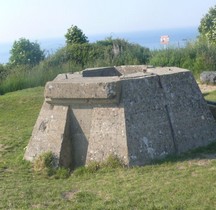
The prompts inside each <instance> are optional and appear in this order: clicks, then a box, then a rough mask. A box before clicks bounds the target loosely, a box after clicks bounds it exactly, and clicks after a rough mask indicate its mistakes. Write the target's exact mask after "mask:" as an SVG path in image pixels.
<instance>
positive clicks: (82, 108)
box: [25, 66, 216, 168]
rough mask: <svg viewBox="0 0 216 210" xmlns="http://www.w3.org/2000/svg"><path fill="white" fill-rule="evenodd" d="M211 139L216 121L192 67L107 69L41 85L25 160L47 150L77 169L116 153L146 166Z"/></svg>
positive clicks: (214, 137) (61, 162)
mask: <svg viewBox="0 0 216 210" xmlns="http://www.w3.org/2000/svg"><path fill="white" fill-rule="evenodd" d="M109 69H110V71H111V73H109ZM91 71H93V72H91ZM116 71H118V72H119V73H116ZM84 72H85V73H84ZM114 72H115V73H114ZM83 75H86V76H84V77H83ZM116 75H117V76H116ZM215 140H216V122H215V120H214V118H213V116H212V114H211V112H210V110H209V108H208V106H207V103H206V101H205V100H204V99H203V96H202V94H201V92H200V90H199V88H198V86H197V84H196V81H195V80H194V78H193V76H192V74H191V73H190V71H188V70H185V69H180V68H175V67H171V68H148V67H147V66H119V67H113V68H111V67H108V68H101V69H100V68H99V69H93V70H92V69H87V70H85V71H83V72H82V73H81V74H79V73H76V74H61V75H58V77H57V78H56V79H55V80H53V81H52V82H48V83H47V84H46V87H45V102H44V105H43V107H42V110H41V113H40V115H39V117H38V120H37V123H36V125H35V127H34V131H33V134H32V138H31V140H30V142H29V145H28V147H27V150H26V153H25V158H26V159H27V160H31V161H32V160H34V158H35V157H37V156H38V155H39V154H40V153H42V152H44V151H52V152H54V153H55V155H56V158H57V165H63V166H66V167H71V168H76V167H78V166H81V165H85V164H88V162H89V161H93V160H95V161H103V160H105V159H106V158H107V157H108V156H109V155H110V154H116V155H118V156H119V157H120V158H121V159H122V160H123V161H124V163H125V164H127V165H128V166H134V165H145V164H148V163H150V162H151V161H152V160H153V159H157V158H162V157H164V156H166V155H167V154H176V153H182V152H185V151H187V150H189V149H192V148H195V147H199V146H204V145H207V144H209V143H210V142H212V141H215Z"/></svg>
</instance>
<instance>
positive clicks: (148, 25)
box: [0, 0, 216, 43]
mask: <svg viewBox="0 0 216 210" xmlns="http://www.w3.org/2000/svg"><path fill="white" fill-rule="evenodd" d="M214 5H216V1H215V0H0V27H1V30H0V42H1V43H2V42H11V41H15V40H18V39H19V38H20V37H24V38H28V39H33V40H37V39H42V38H57V37H64V34H65V33H66V32H67V29H68V28H69V27H70V26H71V25H72V24H73V25H77V26H78V27H79V28H81V29H82V30H83V32H84V33H85V34H86V35H87V36H88V35H92V34H104V33H110V34H112V33H117V32H134V31H145V30H154V29H164V28H165V29H166V28H181V27H198V26H199V23H200V20H201V18H202V17H203V16H204V15H205V14H206V13H207V12H208V10H209V8H210V7H212V6H214Z"/></svg>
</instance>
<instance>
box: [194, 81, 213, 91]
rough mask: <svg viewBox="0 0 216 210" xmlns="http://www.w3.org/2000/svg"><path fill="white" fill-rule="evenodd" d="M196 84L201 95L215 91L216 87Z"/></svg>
mask: <svg viewBox="0 0 216 210" xmlns="http://www.w3.org/2000/svg"><path fill="white" fill-rule="evenodd" d="M197 84H198V86H199V88H200V90H201V92H202V93H209V92H212V91H215V90H216V85H207V84H201V83H199V82H198V83H197Z"/></svg>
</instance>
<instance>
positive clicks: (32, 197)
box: [0, 87, 216, 210]
mask: <svg viewBox="0 0 216 210" xmlns="http://www.w3.org/2000/svg"><path fill="white" fill-rule="evenodd" d="M206 97H208V99H215V98H216V91H215V92H213V93H211V94H208V95H206ZM42 102H43V88H41V87H38V88H32V89H26V90H22V91H17V92H13V93H8V94H6V95H3V96H0V209H67V210H68V209H152V210H153V209H154V210H156V209H179V210H180V209H194V210H198V209H200V210H201V209H202V210H203V209H206V210H209V209H216V144H212V145H211V147H208V148H204V149H202V150H197V151H196V152H193V153H188V154H185V155H184V156H182V157H175V158H169V159H167V160H166V161H162V162H160V163H157V164H154V165H149V166H145V167H135V168H130V169H128V168H117V169H112V168H110V169H107V168H105V169H101V170H98V171H96V172H92V173H90V172H88V173H87V172H86V173H84V174H80V175H79V173H75V174H71V176H70V177H69V178H67V179H56V178H54V177H46V176H43V175H39V174H36V173H35V172H33V170H32V166H31V164H30V163H28V162H26V161H24V160H23V155H24V148H25V147H26V145H27V143H28V141H29V138H30V135H31V131H32V129H33V126H34V124H35V121H36V118H37V116H38V113H39V110H40V108H41V105H42Z"/></svg>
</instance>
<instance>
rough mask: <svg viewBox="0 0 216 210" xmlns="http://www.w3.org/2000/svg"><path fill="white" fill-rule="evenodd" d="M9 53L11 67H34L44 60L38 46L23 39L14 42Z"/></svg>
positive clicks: (42, 52)
mask: <svg viewBox="0 0 216 210" xmlns="http://www.w3.org/2000/svg"><path fill="white" fill-rule="evenodd" d="M10 53H11V56H10V59H9V62H10V64H11V65H32V66H34V65H36V64H38V63H39V62H40V61H41V60H43V59H44V58H45V56H44V51H43V50H41V49H40V45H39V44H38V43H37V42H30V41H29V40H28V39H25V38H20V39H19V40H18V41H15V42H14V43H13V46H12V49H11V51H10Z"/></svg>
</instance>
